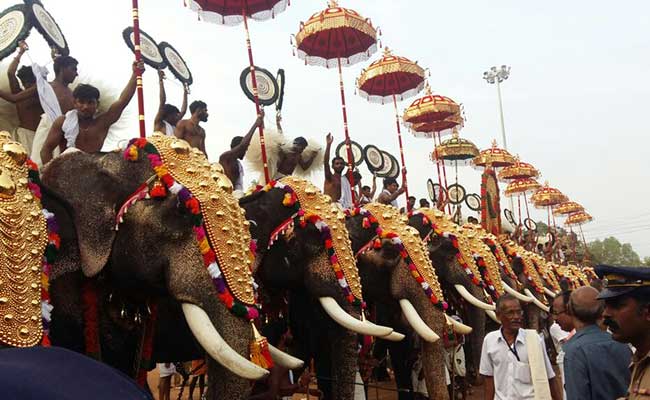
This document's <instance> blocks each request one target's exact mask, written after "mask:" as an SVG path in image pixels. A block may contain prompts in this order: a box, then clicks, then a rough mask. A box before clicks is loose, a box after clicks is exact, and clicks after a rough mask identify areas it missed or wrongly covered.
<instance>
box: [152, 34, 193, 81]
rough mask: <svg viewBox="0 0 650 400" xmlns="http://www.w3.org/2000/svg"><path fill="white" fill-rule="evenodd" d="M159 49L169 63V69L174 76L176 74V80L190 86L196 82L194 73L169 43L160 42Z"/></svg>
mask: <svg viewBox="0 0 650 400" xmlns="http://www.w3.org/2000/svg"><path fill="white" fill-rule="evenodd" d="M158 48H159V49H160V52H161V54H162V56H163V58H164V59H165V62H166V63H167V67H168V68H169V70H170V71H171V72H172V74H174V76H175V77H176V79H178V80H179V81H181V82H183V83H184V84H186V85H188V86H189V85H191V84H192V82H193V81H194V80H193V78H192V72H191V71H190V68H189V67H188V66H187V63H186V62H185V60H184V59H183V57H181V55H180V54H179V53H178V51H177V50H176V49H175V48H174V47H173V46H172V45H171V44H169V43H167V42H160V44H159V45H158Z"/></svg>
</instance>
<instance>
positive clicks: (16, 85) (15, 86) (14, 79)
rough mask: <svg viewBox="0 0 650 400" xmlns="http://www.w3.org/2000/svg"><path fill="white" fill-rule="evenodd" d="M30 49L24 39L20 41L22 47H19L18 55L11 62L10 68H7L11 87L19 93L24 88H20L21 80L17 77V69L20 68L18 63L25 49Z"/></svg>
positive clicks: (14, 91) (12, 90) (12, 91)
mask: <svg viewBox="0 0 650 400" xmlns="http://www.w3.org/2000/svg"><path fill="white" fill-rule="evenodd" d="M27 49H28V47H27V43H25V42H24V41H21V42H20V47H19V48H18V54H16V57H14V59H13V60H12V61H11V64H9V68H7V78H8V79H9V88H10V89H11V93H14V94H16V93H19V92H20V91H21V90H22V89H21V88H20V82H18V78H17V77H16V71H17V70H18V64H20V58H21V57H22V56H23V54H25V51H26V50H27Z"/></svg>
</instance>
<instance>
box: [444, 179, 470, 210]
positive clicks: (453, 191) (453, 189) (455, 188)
mask: <svg viewBox="0 0 650 400" xmlns="http://www.w3.org/2000/svg"><path fill="white" fill-rule="evenodd" d="M465 193H466V192H465V188H464V187H462V186H461V185H459V184H458V183H453V184H451V185H449V186H448V187H447V194H448V196H449V202H450V203H451V204H453V205H457V204H460V203H462V202H463V200H465Z"/></svg>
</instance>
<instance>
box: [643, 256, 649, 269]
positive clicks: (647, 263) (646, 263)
mask: <svg viewBox="0 0 650 400" xmlns="http://www.w3.org/2000/svg"><path fill="white" fill-rule="evenodd" d="M643 265H645V266H646V267H650V257H645V258H644V259H643Z"/></svg>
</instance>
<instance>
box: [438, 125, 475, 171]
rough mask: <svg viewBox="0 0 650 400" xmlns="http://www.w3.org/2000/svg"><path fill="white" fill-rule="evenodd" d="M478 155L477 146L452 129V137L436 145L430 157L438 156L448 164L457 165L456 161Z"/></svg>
mask: <svg viewBox="0 0 650 400" xmlns="http://www.w3.org/2000/svg"><path fill="white" fill-rule="evenodd" d="M478 155H479V150H478V147H476V145H475V144H474V143H472V142H470V141H469V140H467V139H463V138H461V137H459V135H458V131H457V130H456V129H454V132H453V134H452V137H451V138H450V139H447V140H445V141H443V142H442V143H441V144H440V145H439V146H436V149H435V151H434V152H433V153H432V154H431V157H432V159H435V158H438V159H440V160H442V161H444V162H446V163H448V164H452V165H456V166H457V165H458V162H459V161H460V162H466V161H468V160H472V159H474V158H475V157H477V156H478Z"/></svg>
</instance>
